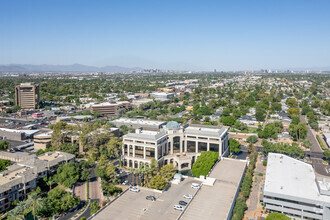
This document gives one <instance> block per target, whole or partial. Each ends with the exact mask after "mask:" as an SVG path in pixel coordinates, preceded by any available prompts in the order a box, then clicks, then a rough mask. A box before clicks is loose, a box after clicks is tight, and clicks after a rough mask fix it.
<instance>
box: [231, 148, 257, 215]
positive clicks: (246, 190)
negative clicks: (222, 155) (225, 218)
mask: <svg viewBox="0 0 330 220" xmlns="http://www.w3.org/2000/svg"><path fill="white" fill-rule="evenodd" d="M257 157H258V153H257V152H256V151H253V152H252V153H251V157H250V163H249V166H248V168H247V170H246V173H245V176H244V178H243V181H242V184H241V189H240V192H239V195H238V197H237V199H236V202H235V207H234V210H233V216H232V220H241V219H242V218H243V217H244V212H245V210H246V209H247V205H246V200H247V199H248V198H249V196H250V192H251V186H252V183H253V171H254V169H255V166H256V161H257Z"/></svg>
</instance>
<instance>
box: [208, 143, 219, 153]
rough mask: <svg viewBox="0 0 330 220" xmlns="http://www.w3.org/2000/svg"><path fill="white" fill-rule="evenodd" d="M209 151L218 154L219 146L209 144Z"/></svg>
mask: <svg viewBox="0 0 330 220" xmlns="http://www.w3.org/2000/svg"><path fill="white" fill-rule="evenodd" d="M210 151H214V152H219V144H212V143H210Z"/></svg>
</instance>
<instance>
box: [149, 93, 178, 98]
mask: <svg viewBox="0 0 330 220" xmlns="http://www.w3.org/2000/svg"><path fill="white" fill-rule="evenodd" d="M151 95H152V96H153V97H155V99H156V100H170V99H173V98H174V93H165V92H155V93H152V94H151Z"/></svg>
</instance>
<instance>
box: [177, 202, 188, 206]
mask: <svg viewBox="0 0 330 220" xmlns="http://www.w3.org/2000/svg"><path fill="white" fill-rule="evenodd" d="M187 204H188V203H186V202H185V201H179V205H184V206H186V205H187Z"/></svg>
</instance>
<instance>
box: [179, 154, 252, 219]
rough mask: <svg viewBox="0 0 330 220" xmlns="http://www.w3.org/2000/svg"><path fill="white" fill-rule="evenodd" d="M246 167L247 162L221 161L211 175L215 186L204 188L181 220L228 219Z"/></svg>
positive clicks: (204, 186)
mask: <svg viewBox="0 0 330 220" xmlns="http://www.w3.org/2000/svg"><path fill="white" fill-rule="evenodd" d="M245 167H246V161H241V160H234V159H223V160H221V161H220V162H219V163H218V164H217V165H216V166H215V168H214V169H213V171H212V173H211V175H210V177H211V178H215V179H216V180H215V183H214V185H213V186H206V185H203V186H202V188H201V189H200V191H199V192H198V193H197V195H196V196H195V198H194V200H192V202H191V204H190V205H189V206H188V208H187V210H186V211H185V213H184V214H183V216H182V218H181V219H183V220H195V219H196V220H199V219H221V220H222V219H227V218H228V216H229V214H230V210H231V207H232V204H233V202H234V199H235V195H236V192H237V191H238V190H239V184H240V180H241V178H242V176H243V173H244V170H245Z"/></svg>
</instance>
